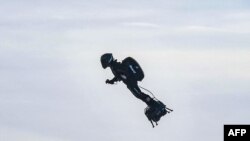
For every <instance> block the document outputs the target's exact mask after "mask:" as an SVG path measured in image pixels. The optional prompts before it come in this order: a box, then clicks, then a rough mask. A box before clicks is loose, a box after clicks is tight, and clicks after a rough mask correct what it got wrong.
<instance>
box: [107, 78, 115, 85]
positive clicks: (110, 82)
mask: <svg viewBox="0 0 250 141" xmlns="http://www.w3.org/2000/svg"><path fill="white" fill-rule="evenodd" d="M106 84H114V81H112V80H109V79H107V80H106Z"/></svg>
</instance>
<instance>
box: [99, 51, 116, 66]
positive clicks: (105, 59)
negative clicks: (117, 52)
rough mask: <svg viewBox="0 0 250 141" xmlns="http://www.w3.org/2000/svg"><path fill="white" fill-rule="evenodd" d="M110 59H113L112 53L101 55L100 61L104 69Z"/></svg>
mask: <svg viewBox="0 0 250 141" xmlns="http://www.w3.org/2000/svg"><path fill="white" fill-rule="evenodd" d="M112 61H113V55H112V53H105V54H103V55H102V56H101V63H102V67H103V68H104V69H106V68H107V67H108V66H109V65H110V63H111V62H112Z"/></svg>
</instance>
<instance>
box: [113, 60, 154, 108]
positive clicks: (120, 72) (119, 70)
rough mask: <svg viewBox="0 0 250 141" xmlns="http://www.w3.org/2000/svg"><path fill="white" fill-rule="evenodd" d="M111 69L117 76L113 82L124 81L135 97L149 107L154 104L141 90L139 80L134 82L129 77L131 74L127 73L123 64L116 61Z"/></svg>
mask: <svg viewBox="0 0 250 141" xmlns="http://www.w3.org/2000/svg"><path fill="white" fill-rule="evenodd" d="M110 68H111V70H112V72H113V74H114V76H115V77H114V78H113V79H112V80H111V81H113V82H115V81H121V80H122V81H123V83H124V84H126V85H127V88H128V89H129V90H130V91H131V92H132V94H133V95H134V96H135V97H137V98H138V99H141V100H142V101H143V102H145V103H146V104H147V105H150V104H151V103H152V101H153V100H152V98H151V97H150V96H149V95H147V94H145V93H143V92H142V91H141V90H140V88H139V87H138V84H137V80H134V79H133V78H132V77H130V76H129V74H128V73H127V72H126V68H125V67H124V65H123V64H122V63H119V62H117V61H116V60H115V61H113V62H112V63H111V66H110Z"/></svg>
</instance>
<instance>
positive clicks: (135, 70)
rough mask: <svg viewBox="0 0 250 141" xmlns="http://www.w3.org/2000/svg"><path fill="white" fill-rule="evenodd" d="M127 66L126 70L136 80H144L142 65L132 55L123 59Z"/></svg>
mask: <svg viewBox="0 0 250 141" xmlns="http://www.w3.org/2000/svg"><path fill="white" fill-rule="evenodd" d="M122 64H123V65H124V66H125V69H126V72H127V73H128V75H129V76H130V77H132V79H134V80H136V81H142V79H143V78H144V73H143V70H142V68H141V67H140V65H139V64H138V63H137V62H136V61H135V59H133V58H132V57H127V58H125V59H124V60H123V61H122Z"/></svg>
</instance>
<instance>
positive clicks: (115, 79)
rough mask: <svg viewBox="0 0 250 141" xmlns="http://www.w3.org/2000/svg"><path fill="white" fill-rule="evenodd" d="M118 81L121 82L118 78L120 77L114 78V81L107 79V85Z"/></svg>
mask: <svg viewBox="0 0 250 141" xmlns="http://www.w3.org/2000/svg"><path fill="white" fill-rule="evenodd" d="M117 81H120V79H119V78H118V77H116V76H115V77H114V78H113V79H111V80H109V79H107V80H106V83H109V84H114V83H115V82H117Z"/></svg>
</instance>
